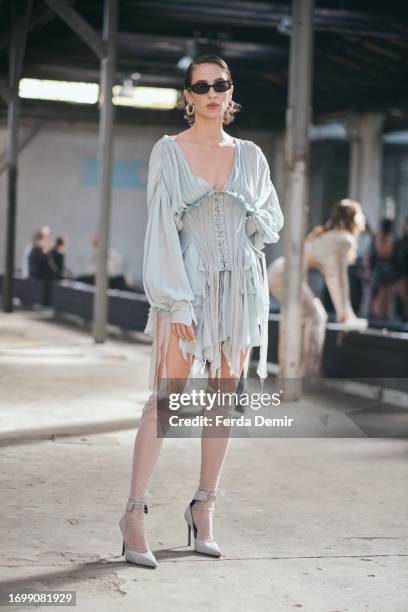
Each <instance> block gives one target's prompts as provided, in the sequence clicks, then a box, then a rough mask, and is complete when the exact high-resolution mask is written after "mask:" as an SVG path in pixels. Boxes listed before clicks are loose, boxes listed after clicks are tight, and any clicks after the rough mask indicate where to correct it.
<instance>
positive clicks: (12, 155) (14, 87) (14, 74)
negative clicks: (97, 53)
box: [3, 0, 32, 312]
mask: <svg viewBox="0 0 408 612" xmlns="http://www.w3.org/2000/svg"><path fill="white" fill-rule="evenodd" d="M18 8H19V4H17V3H13V4H11V5H10V17H11V34H10V49H9V90H10V97H9V100H8V123H7V163H8V183H7V229H6V232H7V233H6V255H5V272H4V286H3V310H4V312H13V280H14V259H15V241H16V217H17V172H18V170H17V156H18V115H19V110H20V98H19V96H18V83H19V79H20V73H21V68H22V65H23V59H24V53H25V47H26V41H27V31H28V27H29V22H30V15H31V8H32V0H27V1H26V2H25V10H24V13H23V16H22V17H21V18H19V17H18Z"/></svg>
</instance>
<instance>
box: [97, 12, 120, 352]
mask: <svg viewBox="0 0 408 612" xmlns="http://www.w3.org/2000/svg"><path fill="white" fill-rule="evenodd" d="M117 21H118V2H117V0H105V6H104V18H103V51H104V53H103V58H102V62H101V83H100V88H99V89H100V122H99V151H98V160H99V226H98V250H97V252H98V259H97V270H96V288H95V298H94V322H93V337H94V340H95V342H97V343H101V342H105V340H106V334H107V332H106V323H107V310H108V300H107V289H108V280H109V279H108V270H107V267H108V252H109V229H110V211H111V194H112V156H113V119H114V106H113V102H112V87H113V84H114V78H115V63H116V46H117V38H116V36H117Z"/></svg>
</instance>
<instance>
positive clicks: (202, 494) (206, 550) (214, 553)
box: [184, 489, 223, 557]
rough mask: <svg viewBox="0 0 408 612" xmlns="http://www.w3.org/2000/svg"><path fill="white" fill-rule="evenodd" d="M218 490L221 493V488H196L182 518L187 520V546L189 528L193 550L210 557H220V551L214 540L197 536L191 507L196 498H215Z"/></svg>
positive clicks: (189, 538) (189, 539)
mask: <svg viewBox="0 0 408 612" xmlns="http://www.w3.org/2000/svg"><path fill="white" fill-rule="evenodd" d="M218 491H219V492H221V493H222V494H223V492H222V491H221V489H212V490H211V491H205V490H204V489H197V491H196V492H195V493H194V497H193V499H192V501H191V502H190V503H189V504H188V506H187V508H186V509H185V511H184V518H185V520H186V522H187V529H188V532H187V533H188V546H190V543H191V530H193V538H194V550H195V551H196V552H199V553H202V554H203V555H210V556H211V557H221V555H222V553H221V551H220V549H219V547H218V544H217V542H216V541H215V540H199V539H198V538H197V527H196V524H195V523H194V520H193V513H192V507H193V505H194V502H195V501H196V500H198V501H204V502H206V501H208V500H209V499H210V498H212V499H214V500H215V498H216V495H217V492H218Z"/></svg>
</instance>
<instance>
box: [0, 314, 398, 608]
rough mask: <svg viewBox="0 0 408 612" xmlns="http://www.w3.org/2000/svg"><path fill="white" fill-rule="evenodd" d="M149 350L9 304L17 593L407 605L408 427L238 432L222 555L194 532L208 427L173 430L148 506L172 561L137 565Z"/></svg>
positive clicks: (106, 602)
mask: <svg viewBox="0 0 408 612" xmlns="http://www.w3.org/2000/svg"><path fill="white" fill-rule="evenodd" d="M149 354H150V345H149V344H148V343H146V342H145V343H143V342H131V341H125V340H123V339H120V338H119V337H118V336H113V337H111V338H110V339H109V341H108V342H107V343H106V344H103V345H94V343H93V341H92V339H91V338H90V336H89V333H87V332H85V331H81V330H80V329H78V328H76V327H74V326H72V325H62V324H58V323H55V322H52V321H50V320H49V317H48V315H47V314H46V313H22V312H17V313H13V314H12V315H5V314H0V385H1V430H0V446H1V451H0V452H1V480H2V484H1V500H2V504H1V525H0V529H1V542H2V546H1V549H0V555H1V559H0V567H1V578H0V585H1V591H2V592H3V593H4V592H7V590H18V589H25V590H27V589H33V590H75V591H76V598H77V599H76V601H77V605H76V607H77V609H78V610H81V611H82V610H84V611H85V610H86V611H87V610H109V611H115V610H143V609H146V610H147V609H148V610H149V612H154V611H155V610H165V611H173V610H174V611H176V610H182V611H184V610H186V611H187V610H188V611H189V612H190V611H191V610H193V611H195V610H199V611H201V610H203V611H204V610H205V611H206V612H207V611H208V610H209V609H210V608H213V609H216V608H220V607H222V608H223V609H224V610H228V611H234V612H235V611H244V610H245V611H248V610H271V611H273V612H287V611H291V610H304V611H305V612H366V611H370V612H407V610H408V545H407V542H408V540H407V535H408V527H407V501H408V487H407V481H408V462H407V459H408V443H407V440H404V439H395V438H392V437H390V438H388V439H387V438H366V439H364V438H363V437H353V436H354V433H353V432H352V431H351V432H350V437H345V438H330V437H326V438H324V437H322V438H312V439H311V438H283V437H280V438H263V439H254V438H252V439H245V438H234V439H232V440H231V445H230V450H229V453H228V455H227V459H226V462H225V466H224V470H223V474H222V482H221V486H222V488H223V489H224V492H225V495H224V496H223V497H222V496H220V497H219V498H218V499H217V502H216V513H215V523H214V531H215V535H216V536H217V541H218V543H219V545H220V547H221V549H222V551H223V553H224V557H222V558H220V559H211V558H206V557H203V556H200V555H198V554H195V553H194V552H192V549H191V547H190V548H189V547H187V546H186V543H187V540H186V535H187V534H186V526H185V523H184V519H183V512H184V508H185V506H186V504H187V503H188V502H189V501H190V498H191V495H192V493H193V492H194V490H195V487H196V485H197V478H198V473H199V459H200V456H199V450H200V446H199V445H200V440H199V439H198V438H192V439H183V438H178V439H177V438H173V439H167V440H165V441H164V445H163V451H162V454H161V456H160V458H159V463H158V466H157V470H156V472H155V474H154V477H153V482H152V485H151V488H150V491H149V494H148V502H149V514H148V515H147V517H146V518H147V535H148V539H149V542H150V544H151V546H152V550H153V552H154V554H155V555H156V557H157V559H158V561H159V567H158V568H157V569H155V570H152V569H145V568H141V567H137V566H134V565H131V564H129V563H126V562H125V561H124V559H123V557H121V554H120V553H121V545H122V541H121V536H120V531H119V527H118V525H117V521H118V520H119V518H120V516H121V513H122V511H123V507H124V503H125V501H126V499H127V494H128V481H129V476H130V459H131V452H132V448H133V441H134V435H135V426H136V423H137V418H138V416H139V415H140V411H141V409H142V406H143V403H144V401H145V399H146V398H147V395H148V393H147V392H146V380H147V374H148V365H149ZM336 402H337V406H338V402H339V399H338V398H337V399H333V405H332V406H329V407H328V409H329V410H331V411H332V412H335V411H336V409H337V407H336ZM350 402H351V403H352V400H351V399H348V400H347V404H348V405H349V404H350ZM343 403H344V399H343ZM339 412H341V408H339ZM4 609H12V607H11V606H9V608H7V607H5V608H4Z"/></svg>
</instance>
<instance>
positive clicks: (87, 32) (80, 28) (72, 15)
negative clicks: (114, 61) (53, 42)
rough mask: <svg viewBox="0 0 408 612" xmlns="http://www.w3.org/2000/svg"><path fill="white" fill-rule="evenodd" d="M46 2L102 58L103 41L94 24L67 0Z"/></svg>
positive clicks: (45, 0)
mask: <svg viewBox="0 0 408 612" xmlns="http://www.w3.org/2000/svg"><path fill="white" fill-rule="evenodd" d="M44 2H45V3H46V4H47V5H48V6H49V7H50V8H51V9H52V10H53V11H55V13H56V14H57V15H58V16H59V17H60V18H61V19H62V20H63V21H65V23H66V24H67V25H68V26H69V27H70V28H71V30H73V31H74V32H75V33H76V34H77V35H78V36H79V38H81V39H82V40H83V41H84V42H85V43H86V44H87V45H88V47H89V48H90V49H92V51H93V52H94V53H95V55H96V56H97V57H98V58H99V59H102V56H103V52H102V41H101V37H100V36H99V34H98V33H97V32H96V30H94V28H93V27H92V26H90V25H89V23H88V22H87V21H86V20H85V19H84V18H83V17H82V16H81V15H80V14H79V13H77V11H76V10H75V9H73V8H72V7H71V6H70V5H69V4H68V2H66V0H44Z"/></svg>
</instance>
